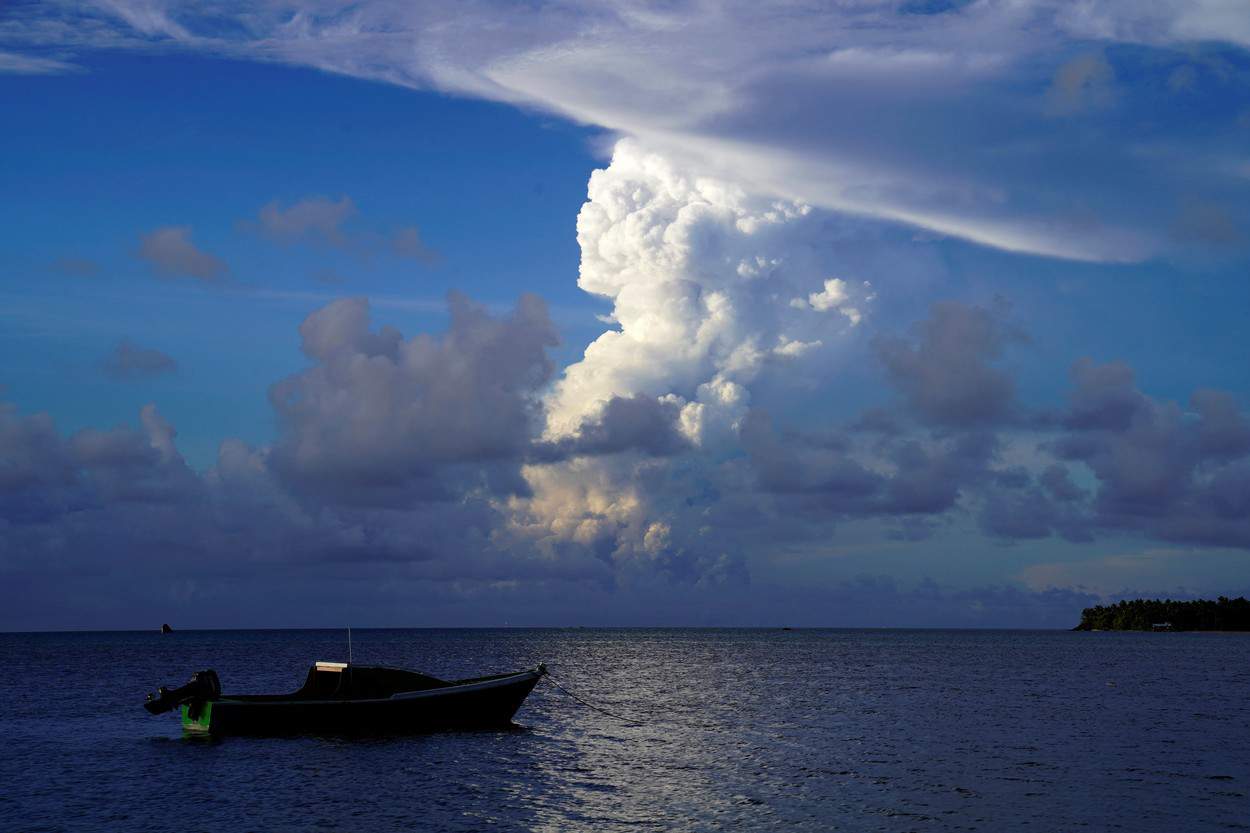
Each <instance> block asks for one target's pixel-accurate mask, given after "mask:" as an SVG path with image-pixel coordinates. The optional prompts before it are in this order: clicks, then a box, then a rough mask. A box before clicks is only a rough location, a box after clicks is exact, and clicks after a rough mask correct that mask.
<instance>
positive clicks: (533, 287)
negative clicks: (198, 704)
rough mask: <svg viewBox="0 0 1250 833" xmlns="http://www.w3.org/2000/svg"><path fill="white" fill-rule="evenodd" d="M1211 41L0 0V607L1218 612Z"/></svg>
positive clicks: (853, 14)
mask: <svg viewBox="0 0 1250 833" xmlns="http://www.w3.org/2000/svg"><path fill="white" fill-rule="evenodd" d="M918 11H923V12H925V13H924V14H919V13H917V12H918ZM1248 47H1250V31H1248V30H1246V28H1245V24H1244V21H1239V18H1238V16H1237V15H1235V14H1230V13H1229V7H1228V6H1227V4H1222V3H1220V2H1216V0H1211V2H1203V3H1194V4H1174V5H1169V4H1162V5H1160V6H1158V7H1157V8H1156V7H1152V8H1151V9H1145V10H1143V9H1139V8H1138V7H1137V6H1135V5H1134V4H1121V3H1116V2H1100V3H1089V4H1084V5H1082V6H1079V7H1078V6H1071V7H1069V6H1066V5H1064V4H1051V3H1047V2H1035V3H1023V4H998V3H973V4H966V5H954V6H947V5H941V6H940V7H937V8H928V7H926V8H925V9H923V10H920V9H916V8H914V7H913V6H908V5H906V4H904V5H898V4H894V3H887V2H883V3H880V4H871V3H870V4H864V5H863V6H862V7H856V8H855V9H851V10H846V9H842V10H837V9H812V10H809V11H808V12H806V13H804V14H803V15H780V14H774V13H773V12H772V11H771V10H770V9H768V8H761V7H753V6H748V5H744V6H741V7H739V6H734V5H730V6H727V7H725V9H724V10H723V11H722V13H721V14H719V15H716V16H706V15H704V16H701V15H700V14H699V13H698V12H697V10H696V9H694V8H687V7H685V6H684V5H683V4H677V5H663V6H652V5H651V4H646V3H639V4H634V3H629V4H605V5H593V6H584V7H579V8H576V9H561V8H560V7H557V6H543V7H539V8H536V9H528V10H526V9H521V8H519V7H516V6H513V5H508V4H492V3H484V4H471V5H468V6H465V7H463V8H459V9H456V10H454V11H452V10H448V9H443V8H440V7H437V6H423V5H420V4H417V5H412V6H401V7H395V6H391V5H389V4H386V3H372V2H370V3H363V4H358V5H355V6H353V7H350V8H343V9H331V8H329V7H320V6H318V7H314V6H302V5H301V4H298V3H274V4H265V5H263V6H261V7H257V9H255V10H251V11H249V10H248V9H246V8H244V7H239V8H238V9H235V8H233V7H231V6H229V5H227V6H215V7H201V6H198V5H197V4H194V3H180V2H173V3H142V4H139V3H135V4H131V3H114V4H107V5H101V6H100V7H96V6H94V5H91V4H87V5H82V6H79V5H73V4H60V3H55V2H51V3H44V4H34V5H23V6H20V7H15V8H12V9H10V10H8V11H7V12H3V13H0V105H2V106H3V112H4V113H5V114H6V124H7V128H6V130H4V131H3V132H0V154H2V155H3V158H4V159H6V160H8V161H9V163H10V164H7V165H5V166H3V169H0V185H2V186H3V192H4V193H5V194H6V195H7V196H8V197H9V199H7V200H5V201H4V203H3V204H2V205H0V228H3V229H4V232H3V237H2V238H0V356H2V357H3V359H2V361H0V386H2V391H3V393H2V396H0V400H2V401H3V403H5V404H4V406H3V407H4V410H3V411H0V417H2V419H0V475H2V476H0V523H2V525H0V573H3V574H4V575H6V576H7V577H8V579H9V581H7V582H5V585H6V587H7V588H8V589H7V590H6V591H4V595H5V597H6V598H5V599H4V600H5V601H6V602H7V603H8V604H7V607H8V609H9V612H7V613H5V614H3V615H0V627H4V628H10V629H23V628H42V627H114V626H117V627H130V626H145V625H146V624H148V618H155V619H157V620H160V619H174V618H178V617H179V616H181V617H182V619H183V620H185V621H188V622H189V623H195V624H201V625H208V626H232V625H248V624H264V625H275V626H276V625H284V624H291V625H320V624H326V623H328V622H334V623H337V622H338V621H339V619H341V618H343V617H349V618H351V619H352V620H353V621H356V622H359V623H360V624H362V625H365V624H378V625H405V624H432V625H437V624H499V623H501V622H503V621H507V622H510V623H513V624H568V623H588V624H594V623H595V621H602V622H603V623H605V624H652V623H654V624H771V623H773V622H775V621H778V620H779V619H781V618H785V619H787V620H792V621H794V622H796V623H802V624H838V625H891V624H898V625H958V626H986V625H994V626H1001V625H1008V626H1014V625H1019V626H1061V625H1063V624H1065V623H1067V621H1068V620H1069V619H1071V620H1072V621H1073V622H1074V621H1075V616H1076V615H1078V614H1079V611H1080V608H1081V607H1082V606H1083V605H1084V604H1087V603H1092V602H1094V601H1098V600H1101V599H1104V598H1108V597H1114V596H1117V595H1135V594H1160V595H1201V594H1236V593H1241V592H1246V591H1247V590H1250V571H1247V569H1246V566H1245V565H1246V561H1245V558H1246V556H1247V550H1248V549H1250V527H1248V526H1247V523H1248V521H1247V517H1250V459H1248V455H1250V417H1248V416H1247V409H1250V362H1247V361H1246V355H1247V349H1246V346H1247V338H1246V334H1245V323H1244V321H1245V313H1246V310H1247V309H1250V283H1247V281H1246V274H1247V268H1248V267H1250V152H1247V148H1250V56H1248V54H1247V48H1248ZM136 575H142V576H143V578H142V579H141V580H136V579H134V578H133V577H134V576H136ZM275 593H281V594H282V595H283V596H284V597H285V598H287V601H286V602H284V603H283V604H279V605H276V606H275V605H272V604H270V603H268V602H267V601H266V600H267V599H270V598H272V597H273V595H274V594H275ZM327 600H328V601H327ZM313 602H315V603H316V609H318V610H325V611H326V612H325V615H324V618H318V617H317V616H315V615H310V614H309V613H308V612H307V611H308V610H309V605H310V603H313ZM327 605H328V607H327ZM139 611H144V612H143V614H142V615H140V613H139ZM148 611H150V614H149V613H148ZM336 617H337V618H336Z"/></svg>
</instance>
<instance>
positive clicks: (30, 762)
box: [0, 629, 1250, 833]
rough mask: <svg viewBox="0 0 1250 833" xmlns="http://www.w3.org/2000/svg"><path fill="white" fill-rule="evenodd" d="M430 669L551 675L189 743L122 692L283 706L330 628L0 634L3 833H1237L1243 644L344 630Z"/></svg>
mask: <svg viewBox="0 0 1250 833" xmlns="http://www.w3.org/2000/svg"><path fill="white" fill-rule="evenodd" d="M353 636H354V650H355V659H356V661H357V662H364V663H386V664H394V665H403V666H409V667H415V668H419V669H423V670H425V671H427V672H429V673H432V674H436V675H439V676H446V677H463V676H473V675H479V674H485V673H490V672H497V671H509V670H519V669H521V668H525V667H530V666H533V665H535V664H536V663H538V662H540V661H545V662H547V663H548V665H549V667H550V668H551V670H552V672H553V674H554V676H555V678H556V679H557V680H558V681H560V682H561V683H563V684H564V685H565V686H567V687H569V688H571V689H573V690H575V691H577V692H578V693H579V694H581V695H582V696H583V697H585V698H586V699H587V700H589V701H591V702H594V703H596V704H598V705H601V706H603V707H604V708H606V709H608V710H610V711H613V712H618V713H620V714H622V715H628V716H631V717H635V718H638V719H640V720H642V721H643V724H642V725H630V724H627V723H623V722H621V721H618V720H615V719H613V718H611V717H608V716H606V715H604V714H601V713H599V712H596V711H592V710H590V709H588V708H586V707H584V706H582V705H580V704H579V703H577V702H575V701H574V700H572V699H570V698H568V697H567V696H565V695H563V694H561V693H560V692H559V691H557V690H556V689H555V688H553V687H551V686H550V685H549V684H547V683H542V684H540V685H539V687H538V689H536V690H535V691H534V693H533V694H532V695H531V696H530V699H529V700H528V701H527V702H526V704H525V705H524V706H523V707H522V709H521V711H520V712H519V713H518V715H517V718H516V722H517V728H515V729H513V730H511V731H491V732H461V733H448V734H436V735H426V736H416V737H398V738H381V739H379V738H374V739H363V740H351V739H342V738H317V737H303V738H287V739H245V738H228V739H224V740H220V741H205V740H201V739H196V738H184V737H183V736H182V733H181V729H180V727H179V724H178V721H177V718H176V717H175V716H174V715H173V714H167V715H161V716H155V717H154V716H151V715H148V714H147V713H146V712H145V711H144V710H143V709H142V708H141V703H142V701H143V695H144V693H145V692H146V691H148V690H150V689H152V688H155V687H156V686H157V685H159V684H181V683H182V682H184V681H185V680H186V678H187V677H188V676H189V675H190V673H191V672H192V671H194V670H197V669H200V668H215V669H216V670H217V672H218V673H219V674H220V676H221V679H222V684H223V686H224V688H225V689H226V690H227V691H235V692H245V691H257V692H266V691H285V690H291V689H293V688H294V687H296V686H297V685H298V684H299V683H300V682H301V681H302V680H303V677H304V674H305V673H306V670H307V666H308V665H309V664H310V663H311V662H312V661H313V660H317V659H330V660H339V659H343V658H344V654H345V645H344V639H343V633H342V632H337V631H335V632H331V631H215V632H214V631H201V632H176V633H174V634H170V635H168V636H161V635H159V634H156V633H81V634H33V635H32V634H0V830H3V831H29V833H34V831H58V830H65V831H80V830H92V831H95V830H99V831H130V830H135V831H152V830H169V831H179V832H181V831H241V830H260V831H285V830H347V831H390V830H428V831H438V830H594V831H617V830H622V831H623V830H631V831H634V830H747V831H768V830H787V831H789V830H849V831H859V830H863V831H870V830H873V831H912V830H916V831H927V830H984V831H1007V830H1029V831H1067V830H1091V831H1102V830H1128V831H1134V832H1135V833H1142V831H1167V832H1168V833H1174V831H1204V830H1225V829H1230V830H1244V829H1247V828H1250V635H1237V634H1215V633H1207V634H1136V633H1066V632H1028V631H864V630H828V631H824V630H798V631H782V630H582V629H576V630H448V631H436V630H385V631H383V630H373V631H359V630H358V631H354V633H353Z"/></svg>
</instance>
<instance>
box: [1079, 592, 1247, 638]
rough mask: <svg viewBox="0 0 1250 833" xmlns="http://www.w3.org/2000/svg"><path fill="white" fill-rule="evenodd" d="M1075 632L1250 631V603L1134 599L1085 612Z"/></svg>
mask: <svg viewBox="0 0 1250 833" xmlns="http://www.w3.org/2000/svg"><path fill="white" fill-rule="evenodd" d="M1072 630H1075V631H1250V601H1247V600H1246V599H1245V597H1242V596H1239V597H1238V598H1236V599H1230V598H1228V597H1226V596H1220V597H1219V598H1218V599H1216V600H1215V601H1211V600H1210V599H1195V600H1193V601H1188V602H1179V601H1172V600H1171V599H1164V600H1162V601H1160V600H1159V599H1132V600H1126V601H1122V602H1118V603H1116V604H1112V605H1096V606H1095V607H1087V608H1085V610H1083V611H1081V624H1079V625H1077V626H1076V627H1075V628H1073V629H1072Z"/></svg>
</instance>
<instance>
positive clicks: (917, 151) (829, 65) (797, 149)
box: [0, 0, 1250, 261]
mask: <svg viewBox="0 0 1250 833" xmlns="http://www.w3.org/2000/svg"><path fill="white" fill-rule="evenodd" d="M1242 18H1244V15H1239V14H1238V11H1237V8H1236V3H1230V2H1223V1H1222V0H1204V2H1196V3H1188V2H1165V3H1155V4H1148V5H1147V4H1140V3H1135V2H1119V0H1086V2H1080V3H1061V2H1052V0H1031V2H1017V3H1000V2H981V3H970V4H953V5H950V6H942V7H938V8H934V9H931V10H924V9H917V8H914V7H912V6H908V5H905V4H904V5H900V4H898V3H894V2H885V0H882V1H881V2H864V3H855V4H850V5H847V4H829V5H826V6H810V7H805V8H803V9H802V10H794V9H787V10H781V9H777V8H775V7H770V6H767V5H765V6H759V5H758V4H748V3H731V4H727V5H721V6H718V7H717V9H716V11H715V13H708V10H707V9H706V8H704V7H702V6H700V5H697V4H693V3H677V4H665V5H662V6H659V5H654V4H650V3H643V2H636V3H624V4H619V3H612V4H607V3H604V4H586V5H579V6H577V7H576V8H568V7H564V6H560V5H555V6H547V7H541V8H538V9H528V8H526V9H523V8H520V7H516V6H513V5H509V4H500V3H493V2H478V3H471V4H457V5H456V6H455V7H454V8H452V7H446V6H443V5H440V4H420V3H418V4H394V3H389V2H383V0H374V2H364V3H358V4H353V5H352V6H350V7H344V8H338V7H335V8H328V7H325V6H322V5H317V4H308V3H295V2H281V3H274V4H271V5H268V6H266V7H262V8H256V7H252V6H248V7H246V8H244V7H242V6H237V5H230V4H226V5H215V6H212V7H205V6H204V5H202V4H198V3H194V2H178V0H166V2H143V3H140V2H127V1H126V0H119V1H118V2H109V3H106V4H99V5H95V6H85V7H81V6H77V5H70V4H57V3H52V4H49V5H47V6H46V7H44V9H43V12H42V13H41V14H36V15H33V16H25V17H24V18H23V19H21V20H17V19H15V18H10V19H8V20H7V21H6V22H5V23H4V25H3V27H0V43H8V44H9V45H10V46H9V48H11V49H12V48H17V46H18V45H20V44H22V43H23V42H25V43H31V44H47V43H49V42H60V43H61V44H62V45H63V46H65V47H66V48H72V47H74V46H76V45H77V46H88V45H92V46H102V47H119V46H120V47H125V48H149V47H152V46H157V45H159V46H161V47H162V48H168V47H169V46H170V45H177V46H180V47H182V48H186V49H190V50H198V51H206V52H210V53H215V54H221V55H227V56H230V57H235V58H254V59H258V60H265V61H282V62H287V63H291V64H296V65H306V66H315V67H317V68H320V69H323V70H327V71H331V72H337V73H342V74H346V75H352V76H356V77H362V78H370V79H375V80H380V81H384V82H387V83H394V84H401V85H406V86H412V87H434V88H438V89H442V90H447V91H451V92H455V93H459V94H465V95H471V96H477V97H483V98H489V99H494V100H499V101H506V102H512V103H517V104H523V105H526V106H530V107H538V108H541V109H544V110H548V111H551V112H554V113H558V114H561V115H564V116H566V117H569V118H572V119H575V120H577V121H580V122H584V123H589V124H595V125H599V126H601V127H604V128H607V129H609V130H612V131H616V132H618V133H620V134H623V135H628V136H632V137H635V138H636V139H638V140H639V141H641V142H643V143H644V144H645V146H646V147H648V148H649V149H651V150H653V151H656V152H659V153H662V154H663V155H665V156H667V157H668V158H670V159H671V160H673V161H674V162H675V163H678V164H679V165H680V166H681V167H682V168H683V169H685V170H690V171H701V172H705V173H712V174H717V175H720V176H722V177H725V178H728V179H733V180H735V181H737V182H739V183H740V184H742V185H743V186H745V187H748V188H751V189H753V190H758V191H761V192H765V193H769V194H772V195H775V196H781V197H786V198H789V199H794V200H799V201H803V202H806V203H809V204H812V205H817V206H822V207H825V208H830V209H834V210H838V211H844V212H849V213H853V214H857V215H862V216H868V217H875V218H879V219H882V220H886V221H890V222H896V223H902V224H906V225H913V226H918V227H921V228H924V229H928V230H931V231H934V232H938V233H940V234H945V235H951V236H955V237H961V238H965V239H968V240H973V241H976V242H978V243H981V244H984V245H988V246H993V247H996V248H1001V249H1006V250H1010V251H1018V252H1026V253H1033V254H1041V255H1047V256H1054V257H1064V258H1073V259H1081V260H1107V261H1126V260H1135V259H1141V258H1145V257H1149V256H1151V255H1153V254H1157V253H1160V252H1163V251H1167V250H1168V249H1169V247H1170V245H1171V243H1170V242H1169V233H1170V232H1169V223H1170V219H1171V216H1172V214H1173V213H1174V211H1175V206H1176V204H1177V202H1178V200H1180V199H1181V197H1182V194H1181V193H1180V191H1179V190H1178V184H1177V183H1176V182H1175V181H1174V180H1173V179H1172V178H1171V177H1169V176H1168V175H1167V172H1166V171H1161V170H1159V169H1158V168H1157V167H1156V166H1152V165H1149V164H1144V163H1143V162H1142V161H1141V160H1138V159H1136V158H1134V157H1133V156H1132V155H1126V154H1124V153H1123V148H1124V146H1125V145H1126V144H1131V143H1134V142H1140V141H1143V140H1149V141H1152V142H1154V143H1156V144H1159V145H1164V146H1169V147H1171V148H1172V149H1173V150H1174V151H1176V152H1177V153H1178V154H1180V155H1189V156H1192V155H1193V153H1194V152H1199V153H1202V154H1209V153H1212V152H1217V151H1219V149H1220V148H1225V149H1228V148H1234V147H1239V146H1244V136H1242V135H1241V133H1240V132H1239V129H1238V128H1237V126H1236V113H1232V112H1229V113H1225V114H1223V116H1222V117H1217V118H1214V119H1213V120H1211V122H1210V124H1209V125H1208V128H1209V129H1207V130H1206V138H1205V139H1204V140H1203V141H1202V142H1201V143H1200V146H1199V145H1198V144H1195V140H1194V138H1193V137H1192V136H1190V135H1189V134H1187V133H1186V132H1185V131H1171V130H1168V129H1167V128H1166V127H1165V125H1167V124H1169V123H1170V122H1171V121H1172V120H1170V119H1168V118H1166V115H1167V114H1168V113H1169V112H1172V111H1173V110H1174V109H1176V108H1178V107H1179V108H1180V109H1179V110H1176V112H1177V114H1178V118H1180V117H1182V116H1183V113H1182V112H1181V110H1183V107H1181V105H1180V104H1178V103H1177V101H1176V95H1177V93H1176V91H1175V90H1174V89H1171V88H1169V84H1168V83H1167V80H1168V78H1169V77H1171V75H1172V74H1173V73H1174V72H1175V71H1176V70H1177V68H1178V67H1180V66H1182V65H1183V64H1185V63H1186V62H1188V61H1189V58H1190V56H1191V55H1192V50H1193V49H1195V48H1198V49H1211V48H1219V47H1213V46H1212V44H1224V45H1226V46H1225V48H1234V49H1235V48H1241V49H1244V48H1245V47H1247V46H1250V30H1248V29H1247V24H1245V23H1243V22H1241V19H1242ZM70 23H72V24H74V25H75V27H76V31H74V32H70V31H68V30H67V25H68V24H70ZM58 33H59V34H58ZM1121 46H1131V47H1132V48H1119V47H1121ZM1226 63H1228V62H1226ZM1226 70H1227V71H1226V72H1225V73H1224V74H1223V76H1222V77H1219V78H1216V77H1204V76H1201V75H1199V76H1198V77H1196V78H1195V79H1193V83H1190V84H1189V85H1188V89H1190V90H1191V91H1192V89H1194V88H1195V87H1207V88H1211V89H1214V87H1218V86H1221V85H1222V86H1223V87H1226V88H1227V89H1228V90H1229V91H1230V92H1231V91H1232V90H1234V89H1238V88H1244V84H1245V82H1246V72H1245V71H1244V69H1240V68H1238V64H1237V63H1236V62H1232V63H1228V65H1227V67H1226ZM1121 73H1125V74H1127V75H1130V76H1132V77H1134V78H1142V77H1149V76H1152V75H1158V76H1159V78H1158V83H1157V84H1155V83H1140V84H1135V85H1133V86H1132V87H1131V88H1128V89H1119V88H1118V87H1117V86H1116V85H1115V81H1114V79H1115V78H1116V76H1117V75H1119V74H1121ZM1111 101H1115V103H1116V105H1117V106H1116V108H1114V109H1115V110H1116V111H1117V112H1118V113H1119V114H1120V116H1121V117H1120V118H1116V117H1114V114H1110V113H1105V112H1104V111H1105V110H1106V109H1107V106H1106V105H1107V104H1109V103H1110V102H1111ZM1137 113H1141V114H1146V113H1151V114H1153V117H1152V118H1151V119H1150V120H1149V122H1148V124H1147V123H1146V122H1143V121H1142V120H1141V119H1137V118H1135V117H1134V114H1137ZM1057 114H1059V115H1063V116H1064V118H1062V119H1058V120H1057V119H1055V118H1054V117H1055V116H1056V115H1057ZM1125 115H1127V118H1125V117H1124V116H1125ZM1073 120H1077V121H1080V122H1081V124H1080V127H1079V129H1076V128H1074V125H1073V124H1072V122H1073ZM1134 125H1138V126H1137V127H1134ZM1143 129H1146V130H1147V132H1146V133H1143V132H1142V130H1143ZM919 136H923V137H924V140H923V141H922V142H921V141H916V137H919ZM1025 137H1027V141H1026V140H1025ZM1040 170H1044V171H1045V172H1046V177H1045V178H1039V177H1038V176H1037V172H1038V171H1040ZM1090 170H1095V171H1097V175H1095V176H1091V175H1089V171H1090ZM1130 184H1131V191H1132V193H1133V194H1134V198H1133V199H1125V198H1124V196H1123V195H1124V193H1125V192H1126V190H1127V189H1128V186H1129V185H1130ZM1185 187H1186V188H1187V189H1188V191H1190V192H1193V191H1197V192H1199V193H1198V197H1199V198H1201V197H1202V196H1203V194H1202V192H1204V191H1208V190H1217V189H1218V188H1220V187H1221V186H1220V184H1219V183H1218V182H1217V181H1216V179H1215V178H1212V177H1208V178H1206V179H1191V180H1190V181H1188V182H1187V183H1185ZM1245 196H1246V195H1245V194H1242V195H1241V197H1240V199H1239V202H1240V204H1242V209H1241V211H1242V213H1243V214H1244V202H1245ZM1243 219H1244V217H1243Z"/></svg>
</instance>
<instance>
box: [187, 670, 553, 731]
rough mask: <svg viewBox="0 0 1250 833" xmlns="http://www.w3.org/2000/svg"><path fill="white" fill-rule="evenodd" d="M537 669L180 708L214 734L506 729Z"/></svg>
mask: <svg viewBox="0 0 1250 833" xmlns="http://www.w3.org/2000/svg"><path fill="white" fill-rule="evenodd" d="M541 677H542V672H541V671H539V670H537V669H535V670H532V671H522V672H520V673H517V674H509V675H504V676H500V677H494V678H486V679H482V680H465V681H462V682H460V683H455V684H452V685H448V686H446V687H442V688H435V689H430V690H426V691H413V692H406V693H401V694H396V695H394V696H391V697H387V698H380V699H372V700H363V699H353V700H286V699H278V698H270V697H256V698H250V697H230V696H223V697H220V698H218V699H214V700H208V701H204V702H200V703H191V704H183V706H182V725H183V728H184V729H186V730H187V731H189V732H194V733H206V734H211V735H214V736H227V735H253V736H264V735H268V736H273V735H295V734H411V733H419V732H431V731H438V730H444V729H479V728H504V727H507V726H509V725H511V722H512V717H513V715H515V714H516V712H517V709H519V708H520V707H521V703H522V702H524V700H525V698H526V697H527V696H528V695H529V693H530V692H531V691H532V690H533V688H534V686H535V685H537V683H538V681H539V679H541Z"/></svg>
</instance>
